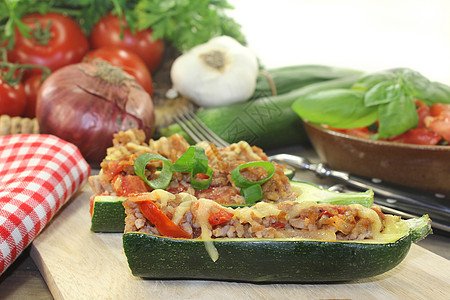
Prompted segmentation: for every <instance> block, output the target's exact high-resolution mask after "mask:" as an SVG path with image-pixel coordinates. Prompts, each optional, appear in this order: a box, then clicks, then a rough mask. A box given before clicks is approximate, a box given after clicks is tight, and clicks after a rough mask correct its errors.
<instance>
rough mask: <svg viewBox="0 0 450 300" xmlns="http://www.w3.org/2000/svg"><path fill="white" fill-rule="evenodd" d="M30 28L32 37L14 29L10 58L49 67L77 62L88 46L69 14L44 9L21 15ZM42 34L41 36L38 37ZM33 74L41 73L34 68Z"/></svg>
mask: <svg viewBox="0 0 450 300" xmlns="http://www.w3.org/2000/svg"><path fill="white" fill-rule="evenodd" d="M22 22H23V23H25V24H27V25H28V26H29V27H30V28H31V32H30V34H31V35H32V38H31V39H28V38H25V37H24V36H22V35H21V34H20V32H19V31H18V30H16V41H15V44H14V48H13V50H11V51H10V52H8V58H9V60H11V61H13V62H16V63H20V64H36V65H41V66H45V67H47V68H49V69H50V70H51V71H53V70H56V69H59V68H61V67H63V66H66V65H69V64H73V63H77V62H80V61H81V60H82V59H83V57H84V55H85V54H86V53H87V51H88V50H89V41H88V39H87V38H86V36H85V35H84V34H83V32H82V31H81V28H80V26H79V25H78V24H77V23H76V22H75V21H74V20H73V19H71V18H70V17H67V16H64V15H61V14H58V13H47V14H45V15H41V14H39V13H34V14H31V15H28V16H26V17H25V18H23V19H22ZM39 36H41V37H39ZM32 73H33V74H39V73H41V70H40V69H34V70H33V72H32Z"/></svg>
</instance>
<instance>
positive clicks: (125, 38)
mask: <svg viewBox="0 0 450 300" xmlns="http://www.w3.org/2000/svg"><path fill="white" fill-rule="evenodd" d="M22 21H23V22H24V23H25V24H27V25H28V26H29V27H30V29H31V31H30V35H31V38H26V37H24V36H22V35H21V34H20V32H19V31H18V30H16V34H15V43H14V48H13V49H12V50H11V51H8V61H10V62H12V63H15V64H19V65H22V66H27V65H39V66H43V67H47V68H48V69H49V70H50V71H55V70H57V69H59V68H62V67H64V66H67V65H70V64H75V63H79V62H81V61H84V60H92V59H101V60H105V61H107V62H109V63H110V64H112V65H114V66H117V67H120V68H122V69H123V70H124V71H125V72H127V73H129V74H130V75H132V76H133V77H134V78H135V79H136V81H137V82H138V83H139V84H140V85H141V86H142V88H144V89H145V90H146V91H147V93H149V94H150V96H153V83H152V76H151V74H152V73H153V72H155V71H156V69H157V68H158V66H159V65H160V63H161V61H162V58H163V54H164V50H165V45H164V42H163V41H162V40H161V39H157V40H154V39H153V38H152V31H151V29H147V30H142V31H136V32H135V34H132V33H131V31H130V30H129V29H128V28H126V22H125V20H124V19H123V20H121V21H119V18H118V17H117V16H115V15H111V14H108V15H106V16H105V17H104V18H102V19H100V20H99V21H98V23H97V24H96V25H95V26H94V28H93V30H92V31H91V34H90V36H89V37H88V36H86V35H85V34H84V33H83V32H82V30H81V28H80V26H79V25H78V24H77V23H76V22H75V21H74V20H73V19H72V18H70V17H67V16H65V15H62V14H58V13H47V14H46V15H41V14H39V13H35V14H31V15H28V16H26V17H25V18H23V19H22ZM41 84H42V69H41V68H33V69H31V70H28V71H26V72H25V73H24V76H23V77H22V80H21V82H19V83H18V84H15V85H14V86H11V85H10V83H8V82H6V81H5V80H3V79H2V78H1V76H0V115H2V114H7V115H10V116H23V117H29V118H34V117H35V116H36V113H35V108H36V95H37V91H38V90H39V88H40V86H41Z"/></svg>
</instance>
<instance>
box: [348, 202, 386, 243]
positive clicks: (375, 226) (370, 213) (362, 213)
mask: <svg viewBox="0 0 450 300" xmlns="http://www.w3.org/2000/svg"><path fill="white" fill-rule="evenodd" d="M348 207H349V208H350V209H356V210H357V211H358V216H359V217H361V218H367V219H369V220H371V221H372V223H371V225H370V231H371V232H372V234H373V238H374V239H376V238H377V236H378V235H379V234H380V231H381V227H382V224H381V220H380V217H379V216H378V214H377V213H376V211H374V210H373V209H370V208H367V207H365V206H362V205H361V204H350V205H348Z"/></svg>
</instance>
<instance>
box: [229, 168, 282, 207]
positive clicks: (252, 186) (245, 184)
mask: <svg viewBox="0 0 450 300" xmlns="http://www.w3.org/2000/svg"><path fill="white" fill-rule="evenodd" d="M250 167H262V168H264V169H266V171H267V177H266V178H265V179H263V180H259V181H250V180H247V179H245V178H244V177H243V176H242V174H241V172H240V171H241V170H242V169H245V168H250ZM274 173H275V166H274V165H273V164H272V163H271V162H268V161H252V162H248V163H245V164H242V165H240V166H237V167H236V168H234V170H233V171H232V172H231V179H232V180H233V182H234V184H235V185H236V186H237V187H240V188H241V195H242V196H244V198H245V203H247V204H251V203H255V202H256V201H259V200H261V199H262V198H263V193H262V189H261V185H262V184H263V183H265V182H266V181H268V180H269V179H270V178H272V176H273V174H274Z"/></svg>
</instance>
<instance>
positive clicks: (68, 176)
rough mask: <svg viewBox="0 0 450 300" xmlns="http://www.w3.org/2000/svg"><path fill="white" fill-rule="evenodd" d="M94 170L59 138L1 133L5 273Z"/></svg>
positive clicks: (0, 227) (1, 266)
mask: <svg viewBox="0 0 450 300" xmlns="http://www.w3.org/2000/svg"><path fill="white" fill-rule="evenodd" d="M89 174H90V167H89V165H88V164H87V163H86V161H85V160H84V158H83V157H82V156H81V154H80V152H79V151H78V148H77V147H75V146H74V145H72V144H70V143H68V142H66V141H63V140H61V139H59V138H57V137H55V136H52V135H39V134H17V135H9V136H0V274H2V273H3V271H5V270H6V269H7V268H8V267H9V266H10V265H11V263H12V262H13V261H14V260H15V259H16V258H17V257H18V256H19V254H20V253H21V252H22V251H23V250H24V249H25V248H26V247H27V246H28V245H29V244H30V243H31V242H32V241H33V239H34V238H35V237H36V236H37V235H38V234H39V232H40V231H41V230H42V229H43V228H44V226H45V225H46V224H47V222H48V221H49V220H50V219H51V218H52V217H53V216H54V215H55V214H56V212H57V211H58V210H59V209H60V208H61V207H62V206H63V204H64V203H65V202H66V201H67V200H68V199H69V198H70V197H71V196H72V195H73V194H74V193H75V192H76V191H77V190H79V189H80V188H81V187H82V186H83V185H84V184H85V183H86V181H87V178H88V177H89Z"/></svg>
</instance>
